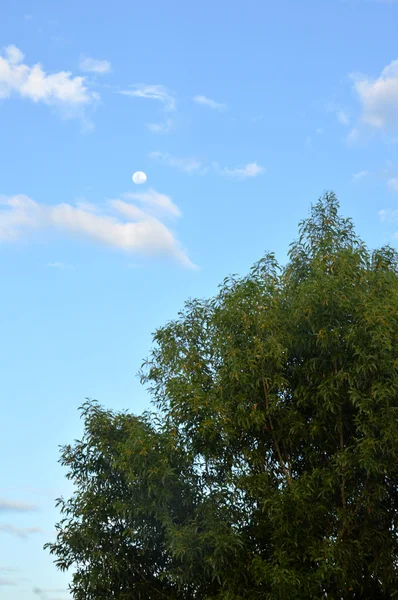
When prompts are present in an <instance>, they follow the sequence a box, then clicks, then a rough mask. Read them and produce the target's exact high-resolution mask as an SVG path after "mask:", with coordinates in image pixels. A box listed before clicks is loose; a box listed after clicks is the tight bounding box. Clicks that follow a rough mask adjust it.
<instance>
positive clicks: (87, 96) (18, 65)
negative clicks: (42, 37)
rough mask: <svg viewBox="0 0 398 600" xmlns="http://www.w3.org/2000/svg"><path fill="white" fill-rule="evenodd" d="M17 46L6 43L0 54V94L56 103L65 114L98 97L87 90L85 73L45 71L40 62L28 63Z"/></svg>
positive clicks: (75, 113) (77, 112)
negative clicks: (80, 75)
mask: <svg viewBox="0 0 398 600" xmlns="http://www.w3.org/2000/svg"><path fill="white" fill-rule="evenodd" d="M23 60H24V55H23V53H22V52H21V50H20V49H19V48H17V47H16V46H7V48H6V49H5V51H4V53H3V55H1V54H0V98H9V97H10V96H12V95H13V94H16V95H19V96H20V97H21V98H27V99H29V100H31V101H32V102H43V103H44V104H47V105H49V106H54V107H56V108H57V109H58V110H59V111H60V112H61V114H62V116H63V117H64V118H71V117H76V116H81V115H82V109H83V108H84V107H86V106H88V105H90V104H93V103H94V102H96V101H98V100H99V94H98V93H96V92H93V91H90V90H89V89H88V87H87V85H86V80H85V78H84V77H72V74H71V73H70V72H69V71H59V72H57V73H51V74H47V73H46V72H45V71H44V70H43V68H42V66H41V65H40V64H39V63H36V64H34V65H33V66H31V67H30V66H29V65H27V64H25V63H24V62H23Z"/></svg>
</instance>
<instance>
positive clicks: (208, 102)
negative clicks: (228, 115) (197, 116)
mask: <svg viewBox="0 0 398 600" xmlns="http://www.w3.org/2000/svg"><path fill="white" fill-rule="evenodd" d="M193 101H194V102H196V103H197V104H203V105H205V106H208V107H209V108H212V109H213V110H226V108H227V105H226V104H221V103H220V102H216V101H215V100H212V99H211V98H207V97H206V96H195V97H194V98H193Z"/></svg>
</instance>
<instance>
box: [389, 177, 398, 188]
mask: <svg viewBox="0 0 398 600" xmlns="http://www.w3.org/2000/svg"><path fill="white" fill-rule="evenodd" d="M387 183H388V187H389V188H390V189H391V190H393V191H394V192H398V177H391V178H390V179H389V180H388V182H387Z"/></svg>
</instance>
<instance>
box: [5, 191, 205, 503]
mask: <svg viewBox="0 0 398 600" xmlns="http://www.w3.org/2000/svg"><path fill="white" fill-rule="evenodd" d="M140 196H141V198H140V201H141V202H144V203H145V202H146V203H147V205H148V206H149V207H150V208H151V209H153V207H154V205H156V204H157V205H158V206H160V205H162V208H163V209H165V207H167V208H168V210H169V212H170V210H171V207H172V206H175V205H173V203H172V202H171V199H168V201H169V203H168V202H167V201H166V199H167V196H163V195H162V194H158V193H157V192H155V191H154V190H153V191H152V196H151V197H149V196H150V194H149V193H148V198H143V196H145V194H143V195H140ZM151 198H152V199H151ZM0 204H2V206H3V208H1V206H0V241H15V240H18V239H19V238H20V237H21V235H22V234H23V233H24V232H25V231H27V230H29V229H39V228H40V229H41V228H45V227H47V228H52V229H56V230H60V231H64V232H67V233H70V234H74V235H79V236H82V237H85V238H88V239H91V240H93V241H96V242H97V243H100V244H103V245H106V246H109V247H111V248H115V249H119V250H123V251H125V252H136V253H138V254H146V255H168V256H170V257H173V258H174V259H176V260H178V261H179V262H180V263H181V264H183V265H185V266H188V267H194V265H193V263H192V262H191V261H190V259H189V258H188V256H187V254H186V252H185V251H184V250H183V249H182V248H181V246H180V244H179V242H178V241H177V240H176V239H175V237H174V235H173V234H172V232H171V231H170V230H169V229H168V228H167V227H166V226H165V225H164V224H163V223H162V222H161V221H160V220H159V219H157V218H155V217H154V216H153V214H151V212H150V211H143V210H141V209H140V208H138V207H136V206H134V205H133V204H128V203H126V202H122V201H110V206H111V207H112V208H113V209H116V210H117V211H118V212H119V213H121V214H122V215H123V216H124V217H126V218H127V221H123V220H120V219H117V218H114V217H113V216H111V215H109V214H108V215H98V214H95V213H92V212H91V211H88V210H83V209H81V208H78V207H76V206H72V205H70V204H66V203H63V204H56V205H52V206H48V205H44V204H39V203H37V202H35V201H33V200H32V199H31V198H29V197H28V196H24V195H17V196H12V197H2V198H0ZM174 212H176V211H175V209H174ZM0 510H1V504H0Z"/></svg>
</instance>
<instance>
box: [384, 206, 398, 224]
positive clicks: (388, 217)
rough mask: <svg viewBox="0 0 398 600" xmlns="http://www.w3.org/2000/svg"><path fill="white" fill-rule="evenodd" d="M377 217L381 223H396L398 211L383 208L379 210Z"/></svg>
mask: <svg viewBox="0 0 398 600" xmlns="http://www.w3.org/2000/svg"><path fill="white" fill-rule="evenodd" d="M379 217H380V221H381V222H382V223H385V222H389V223H396V222H397V221H398V210H396V209H395V210H392V209H391V208H383V209H382V210H379Z"/></svg>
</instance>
